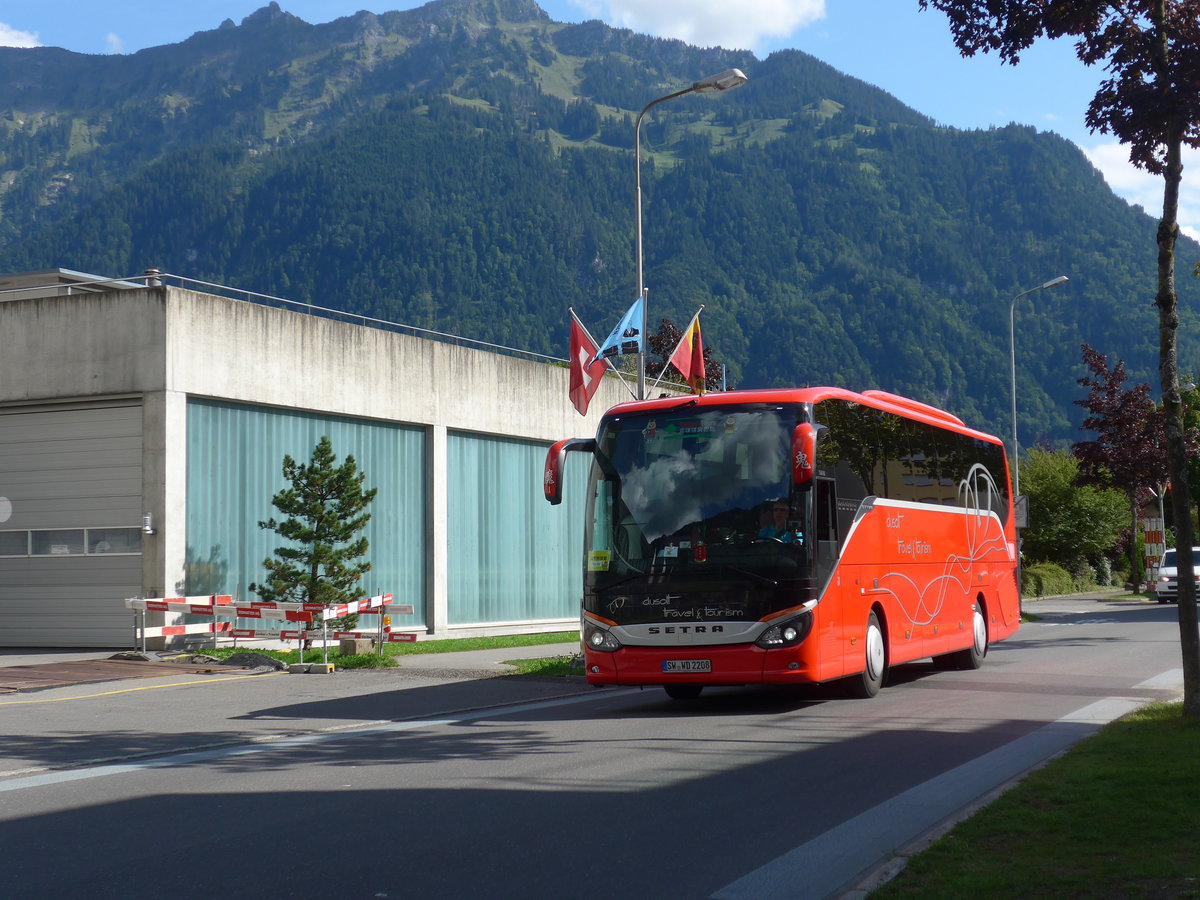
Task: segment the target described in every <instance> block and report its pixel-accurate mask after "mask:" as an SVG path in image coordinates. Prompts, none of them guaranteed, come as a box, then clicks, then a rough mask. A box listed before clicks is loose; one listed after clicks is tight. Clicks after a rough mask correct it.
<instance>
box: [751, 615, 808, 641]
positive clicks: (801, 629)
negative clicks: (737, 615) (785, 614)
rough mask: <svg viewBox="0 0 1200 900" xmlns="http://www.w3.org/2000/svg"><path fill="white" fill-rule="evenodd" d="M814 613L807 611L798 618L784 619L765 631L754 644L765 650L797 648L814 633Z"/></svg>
mask: <svg viewBox="0 0 1200 900" xmlns="http://www.w3.org/2000/svg"><path fill="white" fill-rule="evenodd" d="M812 625H813V617H812V613H811V612H809V611H808V610H805V611H804V612H802V613H801V614H800V615H798V616H793V617H792V618H790V619H784V620H783V621H782V622H778V623H776V624H774V625H772V626H771V627H770V628H768V629H767V630H766V631H764V632H763V633H762V634H760V635H759V636H758V640H756V641H755V642H754V643H755V644H756V645H757V646H759V647H762V648H763V649H764V650H778V649H780V648H781V647H795V646H796V645H797V644H798V643H800V642H801V641H802V640H804V639H805V638H806V637H808V633H809V632H810V631H812Z"/></svg>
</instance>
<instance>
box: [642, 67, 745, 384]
mask: <svg viewBox="0 0 1200 900" xmlns="http://www.w3.org/2000/svg"><path fill="white" fill-rule="evenodd" d="M746 81H747V78H746V75H745V73H744V72H742V70H741V69H728V70H726V71H724V72H721V73H720V74H719V75H710V76H708V77H707V78H702V79H700V80H699V81H697V82H696V83H695V84H693V85H692V86H691V87H689V88H684V89H683V90H682V91H676V92H675V93H673V94H667V95H666V96H665V97H659V98H658V99H657V100H651V101H650V102H649V103H647V104H646V105H645V106H644V107H643V108H642V111H641V112H640V113H638V117H637V122H635V123H634V126H633V162H634V165H635V166H636V167H637V196H636V198H635V206H636V213H637V218H636V219H635V222H636V228H635V232H634V240H635V243H636V245H637V290H638V292H637V295H638V297H640V298H641V300H642V343H641V347H642V350H641V352H640V353H639V354H638V369H637V375H638V379H637V395H638V399H639V400H645V399H646V347H647V340H648V339H647V325H648V323H649V321H650V314H649V313H648V312H647V306H648V305H649V304H647V302H646V282H645V279H644V278H643V276H642V117H643V116H645V115H646V113H647V112H649V111H650V107H652V106H657V105H658V104H659V103H662V102H664V101H666V100H674V99H675V98H676V97H682V96H683V95H684V94H711V93H714V92H717V91H728V90H732V89H733V88H735V87H740V86H741V85H743V84H745V83H746Z"/></svg>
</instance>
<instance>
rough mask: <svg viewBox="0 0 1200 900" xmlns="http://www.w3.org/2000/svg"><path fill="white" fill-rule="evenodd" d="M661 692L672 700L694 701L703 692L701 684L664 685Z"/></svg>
mask: <svg viewBox="0 0 1200 900" xmlns="http://www.w3.org/2000/svg"><path fill="white" fill-rule="evenodd" d="M663 690H664V691H666V692H667V696H668V697H670V698H671V699H672V700H695V699H696V698H697V697H699V696H700V692H701V691H702V690H704V685H702V684H664V685H663Z"/></svg>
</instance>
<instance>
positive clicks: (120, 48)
mask: <svg viewBox="0 0 1200 900" xmlns="http://www.w3.org/2000/svg"><path fill="white" fill-rule="evenodd" d="M104 43H105V44H107V45H108V52H109V53H123V52H124V51H125V42H124V41H122V40H121V36H120V35H119V34H115V33H114V32H111V31H110V32H109V33H108V34H106V35H105V36H104Z"/></svg>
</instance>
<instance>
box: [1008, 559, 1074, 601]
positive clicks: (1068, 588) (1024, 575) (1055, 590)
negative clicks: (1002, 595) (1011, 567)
mask: <svg viewBox="0 0 1200 900" xmlns="http://www.w3.org/2000/svg"><path fill="white" fill-rule="evenodd" d="M1074 589H1075V583H1074V581H1073V580H1072V578H1071V575H1070V573H1069V572H1067V570H1066V569H1064V568H1063V567H1062V566H1059V565H1055V564H1054V563H1047V562H1040V563H1034V564H1033V565H1031V566H1026V567H1025V568H1023V569H1022V570H1021V596H1023V597H1050V596H1053V595H1055V594H1070V593H1071V592H1072V591H1074Z"/></svg>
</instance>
